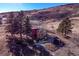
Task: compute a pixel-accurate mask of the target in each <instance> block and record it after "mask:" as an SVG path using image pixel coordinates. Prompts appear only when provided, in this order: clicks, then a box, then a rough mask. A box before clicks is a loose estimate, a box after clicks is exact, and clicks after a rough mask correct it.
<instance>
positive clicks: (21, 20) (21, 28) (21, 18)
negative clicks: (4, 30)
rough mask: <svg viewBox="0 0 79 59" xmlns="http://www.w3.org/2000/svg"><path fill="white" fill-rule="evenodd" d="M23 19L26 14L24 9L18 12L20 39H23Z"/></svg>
mask: <svg viewBox="0 0 79 59" xmlns="http://www.w3.org/2000/svg"><path fill="white" fill-rule="evenodd" d="M23 19H24V14H23V11H21V12H19V14H18V21H19V23H18V26H19V33H20V39H22V33H23Z"/></svg>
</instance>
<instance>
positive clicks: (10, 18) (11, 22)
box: [6, 12, 14, 37]
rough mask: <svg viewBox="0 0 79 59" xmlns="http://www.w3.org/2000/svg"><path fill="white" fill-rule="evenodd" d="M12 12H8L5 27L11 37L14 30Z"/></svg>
mask: <svg viewBox="0 0 79 59" xmlns="http://www.w3.org/2000/svg"><path fill="white" fill-rule="evenodd" d="M13 17H14V16H13V12H10V14H9V17H8V22H7V23H8V25H7V27H6V29H7V32H10V33H11V36H12V37H13V34H14V31H13Z"/></svg>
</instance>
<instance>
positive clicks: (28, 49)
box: [7, 37, 50, 56]
mask: <svg viewBox="0 0 79 59" xmlns="http://www.w3.org/2000/svg"><path fill="white" fill-rule="evenodd" d="M7 42H8V45H7V47H8V48H9V51H10V52H12V54H13V55H14V56H35V55H38V56H50V53H49V52H48V51H47V50H45V48H44V47H43V46H41V45H40V44H39V45H38V44H35V43H34V42H33V41H32V40H19V39H18V38H16V37H13V38H11V37H8V41H7ZM38 51H39V52H40V53H38Z"/></svg>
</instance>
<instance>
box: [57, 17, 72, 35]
mask: <svg viewBox="0 0 79 59" xmlns="http://www.w3.org/2000/svg"><path fill="white" fill-rule="evenodd" d="M71 29H72V23H71V20H69V18H66V19H64V20H63V21H62V22H61V23H60V24H59V27H58V29H57V31H58V32H60V33H62V34H63V35H64V36H67V34H69V33H71V32H72V30H71Z"/></svg>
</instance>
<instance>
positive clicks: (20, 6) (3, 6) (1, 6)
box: [0, 3, 64, 13]
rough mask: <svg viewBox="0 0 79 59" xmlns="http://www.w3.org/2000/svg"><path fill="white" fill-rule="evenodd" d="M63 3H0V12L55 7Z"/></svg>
mask: <svg viewBox="0 0 79 59" xmlns="http://www.w3.org/2000/svg"><path fill="white" fill-rule="evenodd" d="M63 4H64V3H0V13H2V12H10V11H20V10H33V9H43V8H49V7H55V6H59V5H63Z"/></svg>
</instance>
